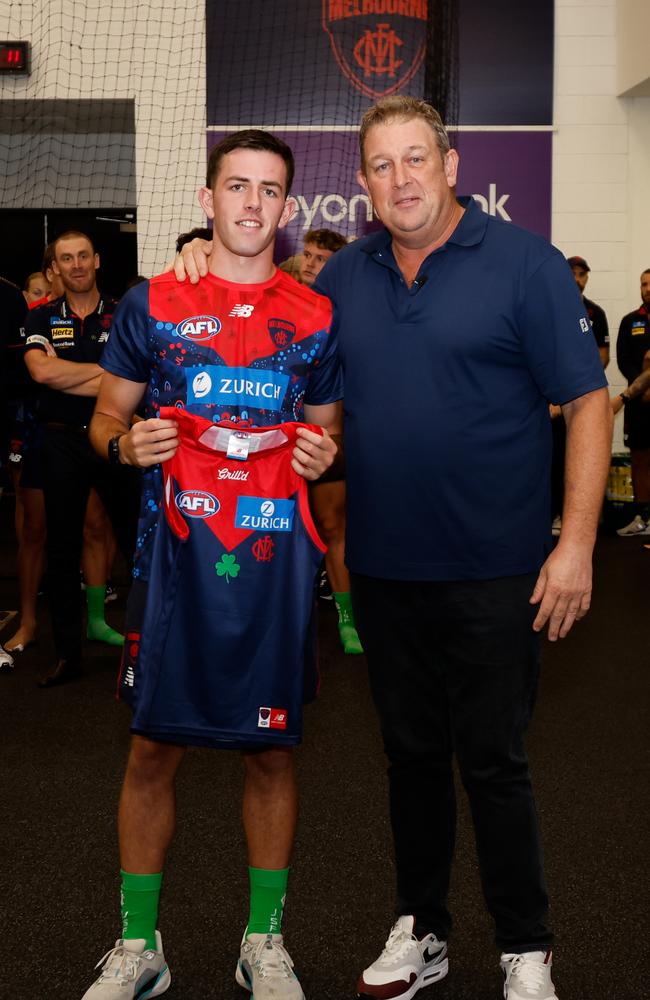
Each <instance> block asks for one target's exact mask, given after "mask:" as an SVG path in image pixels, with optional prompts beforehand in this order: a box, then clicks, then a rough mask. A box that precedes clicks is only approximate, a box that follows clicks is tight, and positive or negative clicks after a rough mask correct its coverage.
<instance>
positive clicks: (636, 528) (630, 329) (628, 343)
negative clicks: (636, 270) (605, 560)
mask: <svg viewBox="0 0 650 1000" xmlns="http://www.w3.org/2000/svg"><path fill="white" fill-rule="evenodd" d="M648 310H650V268H648V269H647V270H646V271H643V272H642V274H641V305H640V307H639V308H638V309H634V310H633V311H632V312H630V313H627V315H626V316H624V317H623V319H622V320H621V323H620V326H619V329H618V338H617V340H616V363H617V364H618V367H619V369H620V370H621V373H622V374H623V375H624V376H625V378H626V379H627V383H628V386H629V385H631V384H632V383H633V382H634V380H635V379H636V378H638V376H639V375H641V373H642V372H643V367H644V359H645V357H646V354H647V352H648V351H649V350H650V321H649V319H648ZM624 440H625V444H626V445H627V447H628V448H629V449H630V462H631V466H632V485H633V487H634V511H635V514H634V517H633V518H632V520H631V521H630V523H629V524H626V525H625V526H624V527H623V528H619V530H618V531H617V535H620V536H621V537H623V538H626V537H627V538H632V537H634V536H635V535H650V406H647V405H646V404H645V403H644V401H643V399H642V398H641V397H635V398H634V399H632V400H631V402H630V403H629V405H628V406H626V407H625V427H624Z"/></svg>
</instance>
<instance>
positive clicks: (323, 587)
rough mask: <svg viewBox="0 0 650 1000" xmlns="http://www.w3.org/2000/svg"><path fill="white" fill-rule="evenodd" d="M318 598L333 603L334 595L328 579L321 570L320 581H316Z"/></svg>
mask: <svg viewBox="0 0 650 1000" xmlns="http://www.w3.org/2000/svg"><path fill="white" fill-rule="evenodd" d="M318 596H319V597H320V599H321V601H333V600H334V594H333V592H332V588H331V586H330V582H329V578H328V576H327V573H326V572H325V570H324V569H322V570H321V573H320V580H319V581H318Z"/></svg>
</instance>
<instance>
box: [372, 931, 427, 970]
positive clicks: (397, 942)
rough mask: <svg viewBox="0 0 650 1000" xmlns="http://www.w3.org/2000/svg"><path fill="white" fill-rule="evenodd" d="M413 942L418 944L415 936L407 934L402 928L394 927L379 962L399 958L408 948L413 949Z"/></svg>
mask: <svg viewBox="0 0 650 1000" xmlns="http://www.w3.org/2000/svg"><path fill="white" fill-rule="evenodd" d="M413 942H415V943H416V944H417V943H418V942H417V938H416V937H415V935H414V934H407V933H406V931H405V930H404V929H403V928H402V927H397V926H395V927H393V929H392V930H391V932H390V934H389V935H388V941H387V942H386V944H385V946H384V950H383V951H382V953H381V956H380V959H379V960H380V961H381V960H382V959H383V958H390V959H395V958H399V957H400V956H401V955H402V954H403V953H404V952H406V951H407V950H408V948H410V947H412V945H413Z"/></svg>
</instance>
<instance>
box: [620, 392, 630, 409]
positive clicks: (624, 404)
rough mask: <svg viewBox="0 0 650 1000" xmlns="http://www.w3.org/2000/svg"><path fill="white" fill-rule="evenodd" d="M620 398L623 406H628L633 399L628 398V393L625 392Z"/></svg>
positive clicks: (621, 393)
mask: <svg viewBox="0 0 650 1000" xmlns="http://www.w3.org/2000/svg"><path fill="white" fill-rule="evenodd" d="M619 396H620V397H621V399H622V400H623V406H627V404H628V403H629V402H630V398H631V397H630V396H628V395H627V393H625V392H619Z"/></svg>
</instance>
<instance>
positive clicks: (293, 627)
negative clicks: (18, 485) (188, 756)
mask: <svg viewBox="0 0 650 1000" xmlns="http://www.w3.org/2000/svg"><path fill="white" fill-rule="evenodd" d="M161 416H162V417H173V418H174V419H175V420H177V421H178V426H179V446H178V449H177V451H176V454H175V455H174V457H173V458H172V459H170V460H169V461H168V462H165V463H164V466H163V477H164V501H163V505H164V518H163V519H162V520H161V523H160V526H159V529H158V532H157V536H156V541H155V545H154V553H153V562H152V572H151V578H150V581H149V586H148V596H147V606H146V611H145V616H144V624H143V629H142V639H141V643H140V648H139V657H138V659H137V666H135V667H131V668H129V667H128V666H127V669H126V670H124V672H123V674H122V676H121V678H120V693H121V695H122V697H123V698H124V699H125V700H127V701H130V703H131V704H132V705H133V708H134V715H133V723H132V729H133V731H134V732H137V733H141V734H144V735H147V736H149V737H151V738H153V739H162V740H165V739H167V740H172V741H177V742H180V743H183V744H195V745H201V746H229V747H246V746H255V745H259V744H266V743H279V744H285V745H290V744H295V743H298V742H300V738H301V734H302V705H303V700H305V697H306V696H307V697H310V696H313V693H314V689H315V683H314V681H315V657H314V656H313V635H312V618H313V612H314V580H315V576H316V573H317V570H318V567H319V564H320V561H321V559H322V556H323V552H324V551H325V546H324V545H323V543H322V542H321V540H320V538H319V537H318V535H317V533H316V529H315V527H314V523H313V521H312V518H311V514H310V511H309V503H308V498H307V484H306V482H305V480H304V479H303V477H302V476H299V475H298V474H297V473H296V472H294V470H293V469H292V467H291V457H292V453H293V449H294V446H295V441H296V429H297V427H298V426H301V425H298V424H295V423H283V424H279V425H277V426H273V427H270V428H268V429H248V430H247V431H246V432H241V431H236V430H235V429H234V428H232V427H230V426H219V425H215V424H212V423H211V422H210V421H209V420H206V419H204V418H202V417H196V416H193V415H191V414H189V413H186V412H184V411H174V410H173V409H169V408H163V409H162V410H161ZM302 426H309V425H304V424H303V425H302ZM310 429H312V430H315V431H319V428H317V427H311V428H310ZM229 455H231V456H237V457H229ZM128 642H129V638H128V637H127V643H128Z"/></svg>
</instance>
